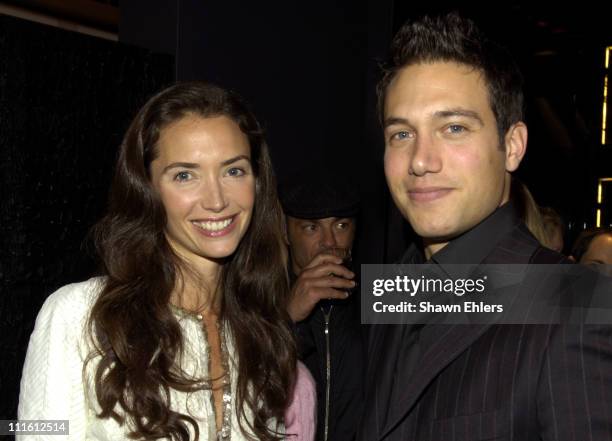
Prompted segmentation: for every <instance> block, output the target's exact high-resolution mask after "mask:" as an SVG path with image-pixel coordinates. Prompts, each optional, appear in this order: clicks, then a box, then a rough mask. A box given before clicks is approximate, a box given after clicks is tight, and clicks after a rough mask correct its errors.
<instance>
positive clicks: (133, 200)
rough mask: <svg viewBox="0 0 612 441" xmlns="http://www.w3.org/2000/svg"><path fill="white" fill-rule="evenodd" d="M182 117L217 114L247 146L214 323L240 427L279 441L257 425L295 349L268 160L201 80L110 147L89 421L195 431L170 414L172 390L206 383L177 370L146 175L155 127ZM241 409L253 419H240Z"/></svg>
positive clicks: (270, 410)
mask: <svg viewBox="0 0 612 441" xmlns="http://www.w3.org/2000/svg"><path fill="white" fill-rule="evenodd" d="M187 115H198V116H201V117H204V118H209V117H215V116H226V117H228V118H230V119H232V120H233V121H234V122H236V124H238V126H239V127H240V130H242V132H243V133H245V134H246V136H247V137H248V140H249V143H250V147H251V161H252V166H253V170H254V173H255V177H256V181H255V182H256V185H255V188H256V189H255V206H254V210H253V216H252V220H251V223H250V226H249V228H248V229H247V231H246V233H245V235H244V237H243V238H242V241H241V242H240V244H239V245H238V248H237V250H236V251H235V253H234V254H233V255H232V256H230V257H229V258H227V259H226V262H225V263H224V264H223V267H222V270H221V277H220V282H219V293H220V294H221V310H220V316H219V320H220V321H223V322H225V323H227V324H228V325H229V328H230V330H231V333H230V335H231V336H232V338H233V346H234V347H235V349H236V352H237V353H236V354H232V355H234V356H237V359H238V373H237V396H236V405H235V410H236V415H238V421H239V423H240V427H241V429H242V431H243V432H244V433H245V435H247V436H248V431H250V432H251V433H253V434H254V435H255V437H256V439H260V440H266V441H267V440H270V441H273V440H280V439H282V434H280V433H278V432H276V431H274V430H271V429H269V428H268V424H269V423H270V421H271V420H272V419H276V420H277V421H279V422H282V421H283V419H284V412H285V409H286V408H287V405H288V403H289V401H290V392H291V389H292V387H293V384H294V382H295V375H296V373H295V367H296V348H295V344H294V342H293V338H292V334H291V331H290V328H289V325H288V323H289V318H288V316H287V313H286V308H285V306H286V295H287V293H288V280H287V276H286V270H285V268H286V259H285V253H284V249H283V242H282V236H281V209H280V206H279V203H278V200H277V196H276V185H275V179H274V175H273V171H272V165H271V162H270V157H269V154H268V149H267V146H266V143H265V141H264V138H263V133H262V130H261V127H260V125H259V123H258V122H257V120H256V119H255V117H254V116H253V114H252V113H251V112H250V111H249V110H248V108H247V106H246V105H245V103H244V102H243V101H242V100H241V99H240V97H239V96H237V95H236V94H235V93H233V92H231V91H227V90H224V89H221V88H219V87H217V86H214V85H210V84H205V83H200V82H192V83H182V84H177V85H174V86H171V87H169V88H168V89H166V90H164V91H162V92H160V93H159V94H157V95H156V96H154V97H153V98H151V99H150V100H149V101H148V102H147V103H146V104H145V105H144V107H143V108H142V109H141V110H140V112H138V114H137V115H136V117H135V118H134V120H133V122H132V123H131V125H130V127H129V129H128V131H127V133H126V134H125V137H124V139H123V142H122V144H121V146H120V151H119V157H118V161H117V166H116V170H115V176H114V178H113V182H112V186H111V191H110V201H109V208H108V213H107V214H106V216H105V217H104V218H103V219H102V220H101V221H100V222H99V223H98V224H97V225H96V226H95V227H94V229H93V230H92V237H93V241H94V244H95V246H96V250H97V253H98V255H99V257H100V260H101V263H102V271H103V273H104V275H105V276H106V280H105V284H104V287H103V289H102V291H101V293H100V295H99V297H98V298H97V300H96V302H95V304H94V306H93V308H92V310H91V314H90V317H89V322H88V324H89V326H88V329H89V335H90V337H91V338H92V341H93V342H94V343H95V346H96V350H95V351H94V353H92V354H91V356H90V358H89V360H88V361H91V360H93V359H94V358H96V359H99V363H98V365H97V368H96V369H95V378H94V381H95V392H96V397H97V400H98V403H99V405H100V407H101V412H100V413H99V414H98V417H99V418H113V419H114V420H116V421H117V422H119V423H120V424H125V423H128V424H129V427H130V432H129V436H130V437H131V438H145V439H158V438H164V437H167V438H171V439H177V440H181V441H183V440H188V439H189V425H191V426H192V427H193V429H194V431H195V433H196V437H197V436H198V434H199V431H198V426H197V424H196V422H195V420H194V419H193V418H192V417H191V416H189V415H184V414H180V413H177V412H175V411H173V410H172V409H171V403H170V390H171V389H175V390H179V391H184V392H190V391H196V390H200V389H204V388H206V387H207V386H204V385H203V384H206V383H205V382H203V381H194V380H193V379H189V378H186V377H187V376H186V375H184V374H182V372H181V371H180V370H179V369H178V368H177V366H176V362H177V360H178V358H179V357H180V355H181V353H182V351H183V341H182V333H181V327H180V325H179V323H178V321H177V319H176V317H175V316H174V314H173V313H172V311H171V309H170V295H171V293H172V291H173V289H174V288H175V286H176V282H177V278H179V277H180V268H181V266H180V265H181V261H180V260H179V258H178V256H176V254H174V253H173V251H172V249H171V247H170V245H169V244H168V242H167V240H166V238H165V234H164V229H165V227H166V213H165V210H164V207H163V205H162V203H161V201H160V198H159V197H158V195H157V194H156V192H155V191H154V189H153V188H152V185H151V182H150V165H151V162H152V161H153V160H154V159H155V158H156V156H157V154H158V150H157V145H156V144H157V141H158V139H159V136H160V133H161V131H162V130H163V129H164V127H167V126H168V125H169V124H171V123H173V122H175V121H178V120H179V119H181V118H183V117H185V116H187ZM117 406H118V407H119V409H120V412H117V411H116V409H117ZM247 408H248V409H249V410H250V411H251V413H252V415H253V418H252V421H249V420H247V418H245V415H246V413H245V412H246V410H247Z"/></svg>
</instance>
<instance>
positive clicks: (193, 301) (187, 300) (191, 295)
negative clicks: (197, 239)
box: [170, 264, 222, 316]
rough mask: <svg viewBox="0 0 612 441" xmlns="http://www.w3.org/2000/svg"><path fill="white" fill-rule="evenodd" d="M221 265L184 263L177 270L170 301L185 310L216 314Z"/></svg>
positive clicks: (218, 307) (218, 306)
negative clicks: (195, 265)
mask: <svg viewBox="0 0 612 441" xmlns="http://www.w3.org/2000/svg"><path fill="white" fill-rule="evenodd" d="M221 268H222V267H221V265H219V264H215V265H205V266H204V265H200V267H199V268H197V267H193V266H192V265H185V266H184V267H182V268H179V269H178V271H177V279H176V284H175V288H174V290H173V292H172V294H171V297H170V303H172V304H173V305H174V306H177V307H179V308H182V309H184V310H186V311H191V312H195V313H198V314H202V315H209V314H212V315H214V316H216V315H218V312H219V309H220V305H221V301H220V300H221V299H220V296H219V292H218V291H219V290H218V287H219V276H220V273H221Z"/></svg>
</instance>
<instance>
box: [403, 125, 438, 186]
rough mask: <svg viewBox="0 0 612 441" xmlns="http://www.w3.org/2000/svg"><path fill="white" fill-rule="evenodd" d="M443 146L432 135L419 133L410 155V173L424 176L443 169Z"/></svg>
mask: <svg viewBox="0 0 612 441" xmlns="http://www.w3.org/2000/svg"><path fill="white" fill-rule="evenodd" d="M440 148H441V147H440V146H439V145H438V143H436V142H435V139H434V137H433V136H431V135H418V136H417V138H416V140H415V142H414V145H413V148H412V150H411V157H410V164H409V166H410V170H409V172H410V174H411V175H415V176H424V175H426V174H427V173H437V172H439V171H440V170H441V169H442V158H441V156H440V150H439V149H440Z"/></svg>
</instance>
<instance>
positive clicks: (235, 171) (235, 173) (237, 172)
mask: <svg viewBox="0 0 612 441" xmlns="http://www.w3.org/2000/svg"><path fill="white" fill-rule="evenodd" d="M227 174H228V175H229V176H234V177H237V176H244V175H245V174H246V172H245V171H244V170H243V169H241V168H240V167H232V168H230V169H229V170H228V171H227Z"/></svg>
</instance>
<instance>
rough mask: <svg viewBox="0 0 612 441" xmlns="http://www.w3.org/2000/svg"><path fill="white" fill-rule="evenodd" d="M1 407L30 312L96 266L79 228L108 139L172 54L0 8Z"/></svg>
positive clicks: (19, 359)
mask: <svg viewBox="0 0 612 441" xmlns="http://www.w3.org/2000/svg"><path fill="white" fill-rule="evenodd" d="M0 57H1V60H2V61H1V67H0V133H1V136H0V188H2V197H1V198H0V223H1V225H2V235H1V238H2V239H1V240H2V242H1V246H0V249H1V250H2V251H1V252H0V348H1V351H2V355H1V357H2V362H1V363H0V419H10V418H15V415H16V406H17V397H18V393H19V379H20V378H21V368H22V365H23V359H24V357H25V349H26V347H27V343H28V339H29V336H30V333H31V331H32V328H33V326H34V319H35V318H36V314H37V313H38V310H39V309H40V307H41V305H42V302H43V301H44V300H45V298H46V297H47V296H48V295H49V294H50V293H51V292H52V291H54V290H55V289H57V288H59V287H60V286H62V285H64V284H67V283H70V282H75V281H78V280H84V279H86V278H87V277H89V276H90V275H91V273H92V272H93V271H94V269H95V265H94V261H93V259H92V258H91V257H90V255H89V254H88V253H87V252H86V250H85V249H84V238H85V236H86V234H87V231H88V230H89V228H90V227H91V225H92V224H93V223H94V222H95V220H96V219H98V218H99V217H100V215H101V214H102V213H103V212H104V209H105V201H106V194H107V191H108V184H109V180H110V176H111V174H112V168H113V164H114V160H115V153H116V150H117V146H118V145H119V142H120V140H121V137H122V135H123V132H124V131H125V129H126V128H127V125H128V123H129V121H130V119H131V118H132V117H133V115H134V114H135V112H136V110H137V109H138V108H139V107H140V106H141V105H142V103H143V102H144V101H145V100H146V98H147V97H148V96H149V95H150V94H152V93H153V92H155V91H156V90H158V89H159V88H161V87H163V86H164V85H167V84H170V83H171V82H172V81H173V59H172V57H171V56H170V55H161V54H152V53H151V52H150V51H147V50H145V49H141V48H137V47H130V46H128V45H123V44H117V43H113V42H109V41H105V40H100V39H98V38H93V37H88V36H85V35H82V34H77V33H73V32H68V31H63V30H61V29H57V28H53V27H49V26H44V25H39V24H36V23H31V22H28V21H24V20H20V19H16V18H13V17H8V16H2V15H0Z"/></svg>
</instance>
